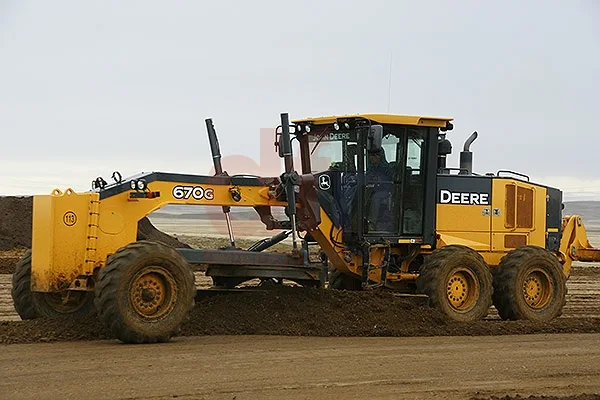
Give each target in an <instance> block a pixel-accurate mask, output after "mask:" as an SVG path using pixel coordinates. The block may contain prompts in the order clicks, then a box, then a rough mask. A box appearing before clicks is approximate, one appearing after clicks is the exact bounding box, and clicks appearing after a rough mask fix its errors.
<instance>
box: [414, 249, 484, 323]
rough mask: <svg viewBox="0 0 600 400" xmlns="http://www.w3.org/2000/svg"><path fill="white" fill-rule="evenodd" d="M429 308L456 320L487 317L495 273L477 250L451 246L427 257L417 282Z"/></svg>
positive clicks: (473, 319) (474, 319)
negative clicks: (493, 273) (493, 274)
mask: <svg viewBox="0 0 600 400" xmlns="http://www.w3.org/2000/svg"><path fill="white" fill-rule="evenodd" d="M417 288H418V290H419V292H421V293H425V294H426V295H427V296H428V297H429V306H430V307H433V308H436V309H437V310H439V311H441V312H442V313H444V314H445V315H447V316H448V317H450V318H452V319H453V320H456V321H476V320H480V319H482V318H484V317H485V316H486V315H487V314H488V312H489V308H490V306H491V305H492V292H493V286H492V273H491V271H490V268H489V267H488V265H487V264H486V263H485V261H484V260H483V257H481V255H480V254H479V253H478V252H476V251H475V250H473V249H471V248H469V247H466V246H461V245H450V246H445V247H442V248H440V249H437V250H435V251H434V252H433V253H432V254H431V255H429V256H427V257H426V258H425V262H424V263H423V266H422V267H421V271H420V274H419V277H418V279H417Z"/></svg>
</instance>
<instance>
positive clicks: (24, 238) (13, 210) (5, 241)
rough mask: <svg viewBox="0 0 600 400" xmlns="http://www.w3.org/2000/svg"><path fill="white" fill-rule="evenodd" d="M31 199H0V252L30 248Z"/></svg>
mask: <svg viewBox="0 0 600 400" xmlns="http://www.w3.org/2000/svg"><path fill="white" fill-rule="evenodd" d="M32 212H33V198H32V197H0V250H12V249H15V248H19V247H30V246H31V216H32Z"/></svg>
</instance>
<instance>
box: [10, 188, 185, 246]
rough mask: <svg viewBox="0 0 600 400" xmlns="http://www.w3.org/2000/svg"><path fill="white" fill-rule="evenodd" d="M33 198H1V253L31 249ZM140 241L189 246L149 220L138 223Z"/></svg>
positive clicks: (145, 219)
mask: <svg viewBox="0 0 600 400" xmlns="http://www.w3.org/2000/svg"><path fill="white" fill-rule="evenodd" d="M32 215H33V197H0V251H4V250H13V249H18V248H30V247H31V220H32ZM138 240H155V241H158V242H162V243H165V244H167V245H169V246H173V247H180V248H181V247H187V248H189V247H190V246H188V245H187V244H185V243H183V242H181V241H179V240H178V239H176V238H174V237H172V236H170V235H167V234H166V233H164V232H161V231H159V230H158V229H156V227H154V225H152V223H151V222H150V220H149V219H148V218H143V219H142V220H140V222H139V223H138Z"/></svg>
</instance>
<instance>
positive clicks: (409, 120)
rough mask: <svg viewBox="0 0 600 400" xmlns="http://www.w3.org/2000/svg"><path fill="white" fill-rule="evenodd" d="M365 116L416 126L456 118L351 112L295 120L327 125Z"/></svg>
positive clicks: (441, 123)
mask: <svg viewBox="0 0 600 400" xmlns="http://www.w3.org/2000/svg"><path fill="white" fill-rule="evenodd" d="M356 118H364V119H368V120H370V121H373V122H376V123H379V124H394V125H414V126H430V127H440V128H445V127H446V126H447V125H448V122H450V121H452V120H453V119H454V118H446V117H427V116H416V115H396V114H349V115H331V116H326V117H314V118H313V117H309V118H304V119H298V120H295V121H292V122H294V123H295V124H299V123H311V124H314V125H326V124H333V123H334V122H336V121H338V120H344V119H346V120H347V119H356Z"/></svg>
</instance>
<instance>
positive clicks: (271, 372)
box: [0, 334, 600, 400]
mask: <svg viewBox="0 0 600 400" xmlns="http://www.w3.org/2000/svg"><path fill="white" fill-rule="evenodd" d="M599 344H600V334H575V335H574V334H571V335H518V336H501V337H489V336H488V337H469V338H464V337H429V338H423V337H418V338H348V337H345V338H322V337H281V336H205V337H193V338H179V339H176V340H174V341H172V342H171V343H167V344H160V345H142V346H127V345H121V344H117V343H116V342H113V341H96V342H67V343H49V344H33V345H13V346H2V347H1V348H0V349H1V350H2V351H1V352H0V376H2V379H0V393H5V394H9V397H10V398H11V399H32V398H74V399H79V398H90V396H91V398H94V399H172V398H178V399H228V400H231V399H236V400H243V399H259V398H260V399H371V398H377V399H473V398H476V399H490V398H492V396H496V398H498V397H499V398H506V399H511V398H518V397H513V396H517V395H521V396H524V398H527V396H529V395H537V396H542V395H545V396H552V397H543V398H544V399H557V398H561V399H563V398H564V399H566V398H569V399H598V395H596V396H595V397H593V396H590V395H592V394H594V393H600V379H599V377H600V362H599V361H600V346H599ZM582 394H588V397H582V396H581V395H582ZM504 396H511V397H504ZM567 396H569V397H567ZM577 396H579V397H577ZM538 398H539V397H538Z"/></svg>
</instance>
